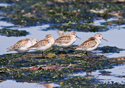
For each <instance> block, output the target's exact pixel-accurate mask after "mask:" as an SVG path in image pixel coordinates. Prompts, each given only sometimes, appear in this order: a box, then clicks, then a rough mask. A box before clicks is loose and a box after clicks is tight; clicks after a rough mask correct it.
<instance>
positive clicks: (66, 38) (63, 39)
mask: <svg viewBox="0 0 125 88" xmlns="http://www.w3.org/2000/svg"><path fill="white" fill-rule="evenodd" d="M70 41H71V36H65V35H64V36H61V37H59V38H57V39H56V40H55V43H69V42H70Z"/></svg>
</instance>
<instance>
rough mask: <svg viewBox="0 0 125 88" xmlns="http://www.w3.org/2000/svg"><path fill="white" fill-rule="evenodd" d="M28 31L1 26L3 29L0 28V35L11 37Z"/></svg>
mask: <svg viewBox="0 0 125 88" xmlns="http://www.w3.org/2000/svg"><path fill="white" fill-rule="evenodd" d="M28 34H29V33H28V32H27V31H25V30H21V31H20V30H12V29H7V28H3V29H0V35H2V36H7V37H12V36H15V37H19V36H26V35H28Z"/></svg>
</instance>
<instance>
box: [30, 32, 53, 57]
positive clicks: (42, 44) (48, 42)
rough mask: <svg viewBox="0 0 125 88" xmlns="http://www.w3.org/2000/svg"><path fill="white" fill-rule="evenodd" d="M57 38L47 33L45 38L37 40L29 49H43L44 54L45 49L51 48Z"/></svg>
mask: <svg viewBox="0 0 125 88" xmlns="http://www.w3.org/2000/svg"><path fill="white" fill-rule="evenodd" d="M54 42H55V40H54V37H53V35H52V34H48V35H46V37H45V39H43V40H41V41H39V42H37V43H36V44H34V45H33V46H31V47H29V49H33V50H37V51H42V56H43V53H44V51H46V50H47V49H49V48H50V47H51V46H52V45H53V44H54Z"/></svg>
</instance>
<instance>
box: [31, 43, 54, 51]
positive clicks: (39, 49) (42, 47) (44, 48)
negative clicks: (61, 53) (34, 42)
mask: <svg viewBox="0 0 125 88" xmlns="http://www.w3.org/2000/svg"><path fill="white" fill-rule="evenodd" d="M51 46H52V44H51V43H49V44H47V45H45V46H41V47H35V48H31V49H34V50H38V51H45V50H47V49H49V48H50V47H51Z"/></svg>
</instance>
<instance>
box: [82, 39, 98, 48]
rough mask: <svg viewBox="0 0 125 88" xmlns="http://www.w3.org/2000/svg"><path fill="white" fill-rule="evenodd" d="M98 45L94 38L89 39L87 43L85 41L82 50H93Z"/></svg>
mask: <svg viewBox="0 0 125 88" xmlns="http://www.w3.org/2000/svg"><path fill="white" fill-rule="evenodd" d="M96 44H97V42H96V41H95V38H94V37H90V38H89V39H87V40H86V41H84V42H83V43H82V44H81V45H80V47H82V48H92V47H94V46H95V45H96Z"/></svg>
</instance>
